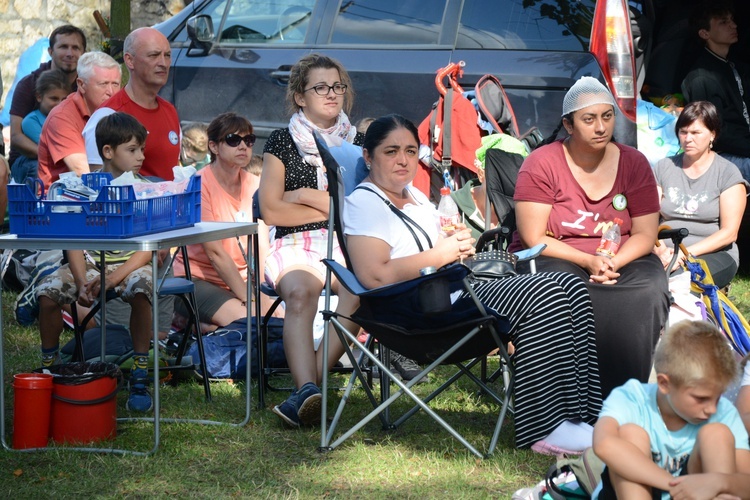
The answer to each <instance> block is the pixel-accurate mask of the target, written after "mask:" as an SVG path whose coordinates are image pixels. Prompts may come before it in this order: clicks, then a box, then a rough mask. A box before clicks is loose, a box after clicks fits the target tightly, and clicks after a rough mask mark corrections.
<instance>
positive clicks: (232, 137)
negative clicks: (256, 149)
mask: <svg viewBox="0 0 750 500" xmlns="http://www.w3.org/2000/svg"><path fill="white" fill-rule="evenodd" d="M240 141H242V142H244V143H245V146H247V147H252V145H253V144H255V134H247V135H246V136H244V137H243V136H241V135H239V134H229V135H227V136H226V137H225V138H224V142H226V143H227V146H229V147H232V148H236V147H237V146H239V145H240Z"/></svg>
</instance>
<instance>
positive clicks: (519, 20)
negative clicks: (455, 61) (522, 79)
mask: <svg viewBox="0 0 750 500" xmlns="http://www.w3.org/2000/svg"><path fill="white" fill-rule="evenodd" d="M595 5H596V0H578V1H571V0H472V1H471V2H464V7H463V12H462V13H461V23H460V24H459V27H458V37H457V40H456V48H459V49H518V50H553V51H576V52H580V51H587V50H588V49H589V38H590V36H591V25H592V22H593V19H594V7H595Z"/></svg>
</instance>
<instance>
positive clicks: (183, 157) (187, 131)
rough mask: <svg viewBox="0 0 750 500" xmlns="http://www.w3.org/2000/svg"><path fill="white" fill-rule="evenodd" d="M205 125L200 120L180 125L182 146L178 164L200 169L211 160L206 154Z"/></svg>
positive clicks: (206, 138)
mask: <svg viewBox="0 0 750 500" xmlns="http://www.w3.org/2000/svg"><path fill="white" fill-rule="evenodd" d="M206 128H207V127H206V125H204V124H202V123H200V122H189V123H185V124H183V126H182V148H181V149H180V165H181V166H183V167H187V166H193V167H195V169H196V170H200V169H202V168H203V167H205V166H206V165H208V164H209V163H210V161H211V157H210V156H209V154H208V134H207V133H206Z"/></svg>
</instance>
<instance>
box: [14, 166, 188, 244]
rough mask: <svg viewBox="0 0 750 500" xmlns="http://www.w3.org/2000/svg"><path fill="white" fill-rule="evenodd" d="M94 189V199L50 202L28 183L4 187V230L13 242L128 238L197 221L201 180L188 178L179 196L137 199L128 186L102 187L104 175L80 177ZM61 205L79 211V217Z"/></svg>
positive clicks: (96, 174)
mask: <svg viewBox="0 0 750 500" xmlns="http://www.w3.org/2000/svg"><path fill="white" fill-rule="evenodd" d="M82 179H83V181H84V183H85V184H86V185H88V186H90V187H93V188H96V189H100V191H99V196H98V197H97V199H96V200H95V201H88V202H75V201H51V200H45V199H44V194H43V193H41V195H38V194H37V193H35V192H34V191H33V190H32V188H31V186H30V185H27V184H16V185H14V184H9V185H8V213H9V219H10V232H11V233H13V234H15V235H17V236H18V237H19V238H37V237H47V238H130V237H132V236H140V235H144V234H151V233H158V232H160V231H167V230H172V229H179V228H183V227H190V226H193V225H195V223H196V222H200V220H201V182H200V181H201V179H200V177H199V176H193V177H192V178H191V179H190V182H189V184H188V187H187V189H186V190H185V192H184V193H181V194H176V195H170V196H159V197H156V198H148V199H144V200H138V199H136V197H135V192H134V191H133V188H132V187H131V186H110V185H108V184H106V183H107V182H108V181H109V179H111V176H110V174H109V173H106V174H101V173H93V174H84V175H83V177H82ZM67 207H81V210H80V212H79V213H75V212H66V211H64V210H67Z"/></svg>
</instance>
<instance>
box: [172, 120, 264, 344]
mask: <svg viewBox="0 0 750 500" xmlns="http://www.w3.org/2000/svg"><path fill="white" fill-rule="evenodd" d="M207 133H208V150H209V152H210V155H211V163H209V164H208V165H207V166H206V167H204V168H202V169H201V170H199V171H198V173H197V174H196V175H199V176H201V220H202V221H204V222H209V221H212V222H250V221H252V198H253V193H254V192H255V190H256V189H257V184H255V182H254V179H256V177H255V176H254V175H252V174H250V173H248V172H246V171H245V170H244V168H243V167H245V166H247V164H248V163H249V162H250V158H251V157H252V155H253V144H255V135H254V134H253V126H252V125H251V124H250V122H249V121H248V120H247V118H245V117H243V116H239V115H237V114H235V113H231V112H230V113H222V114H221V115H219V116H217V117H216V118H214V120H213V121H212V122H211V123H210V124H209V125H208V130H207ZM188 258H189V259H190V273H191V275H192V277H193V282H194V283H195V298H196V300H197V302H198V314H199V316H200V319H201V321H202V322H203V323H204V325H203V328H204V330H214V329H216V328H217V327H219V326H223V325H228V324H229V323H231V322H232V321H235V320H237V319H240V318H244V317H246V310H247V309H246V303H247V301H248V300H249V297H248V296H247V285H246V283H247V262H246V261H245V257H244V255H243V250H242V249H240V247H239V245H238V244H237V241H236V240H234V239H226V240H221V241H210V242H206V243H202V244H199V245H190V246H188ZM174 269H175V275H176V276H182V275H184V274H185V266H184V263H183V261H182V254H178V256H177V258H176V259H175V264H174ZM175 310H176V312H177V313H178V314H182V315H183V316H186V315H187V311H185V310H184V307H183V306H182V304H181V303H180V301H175Z"/></svg>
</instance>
